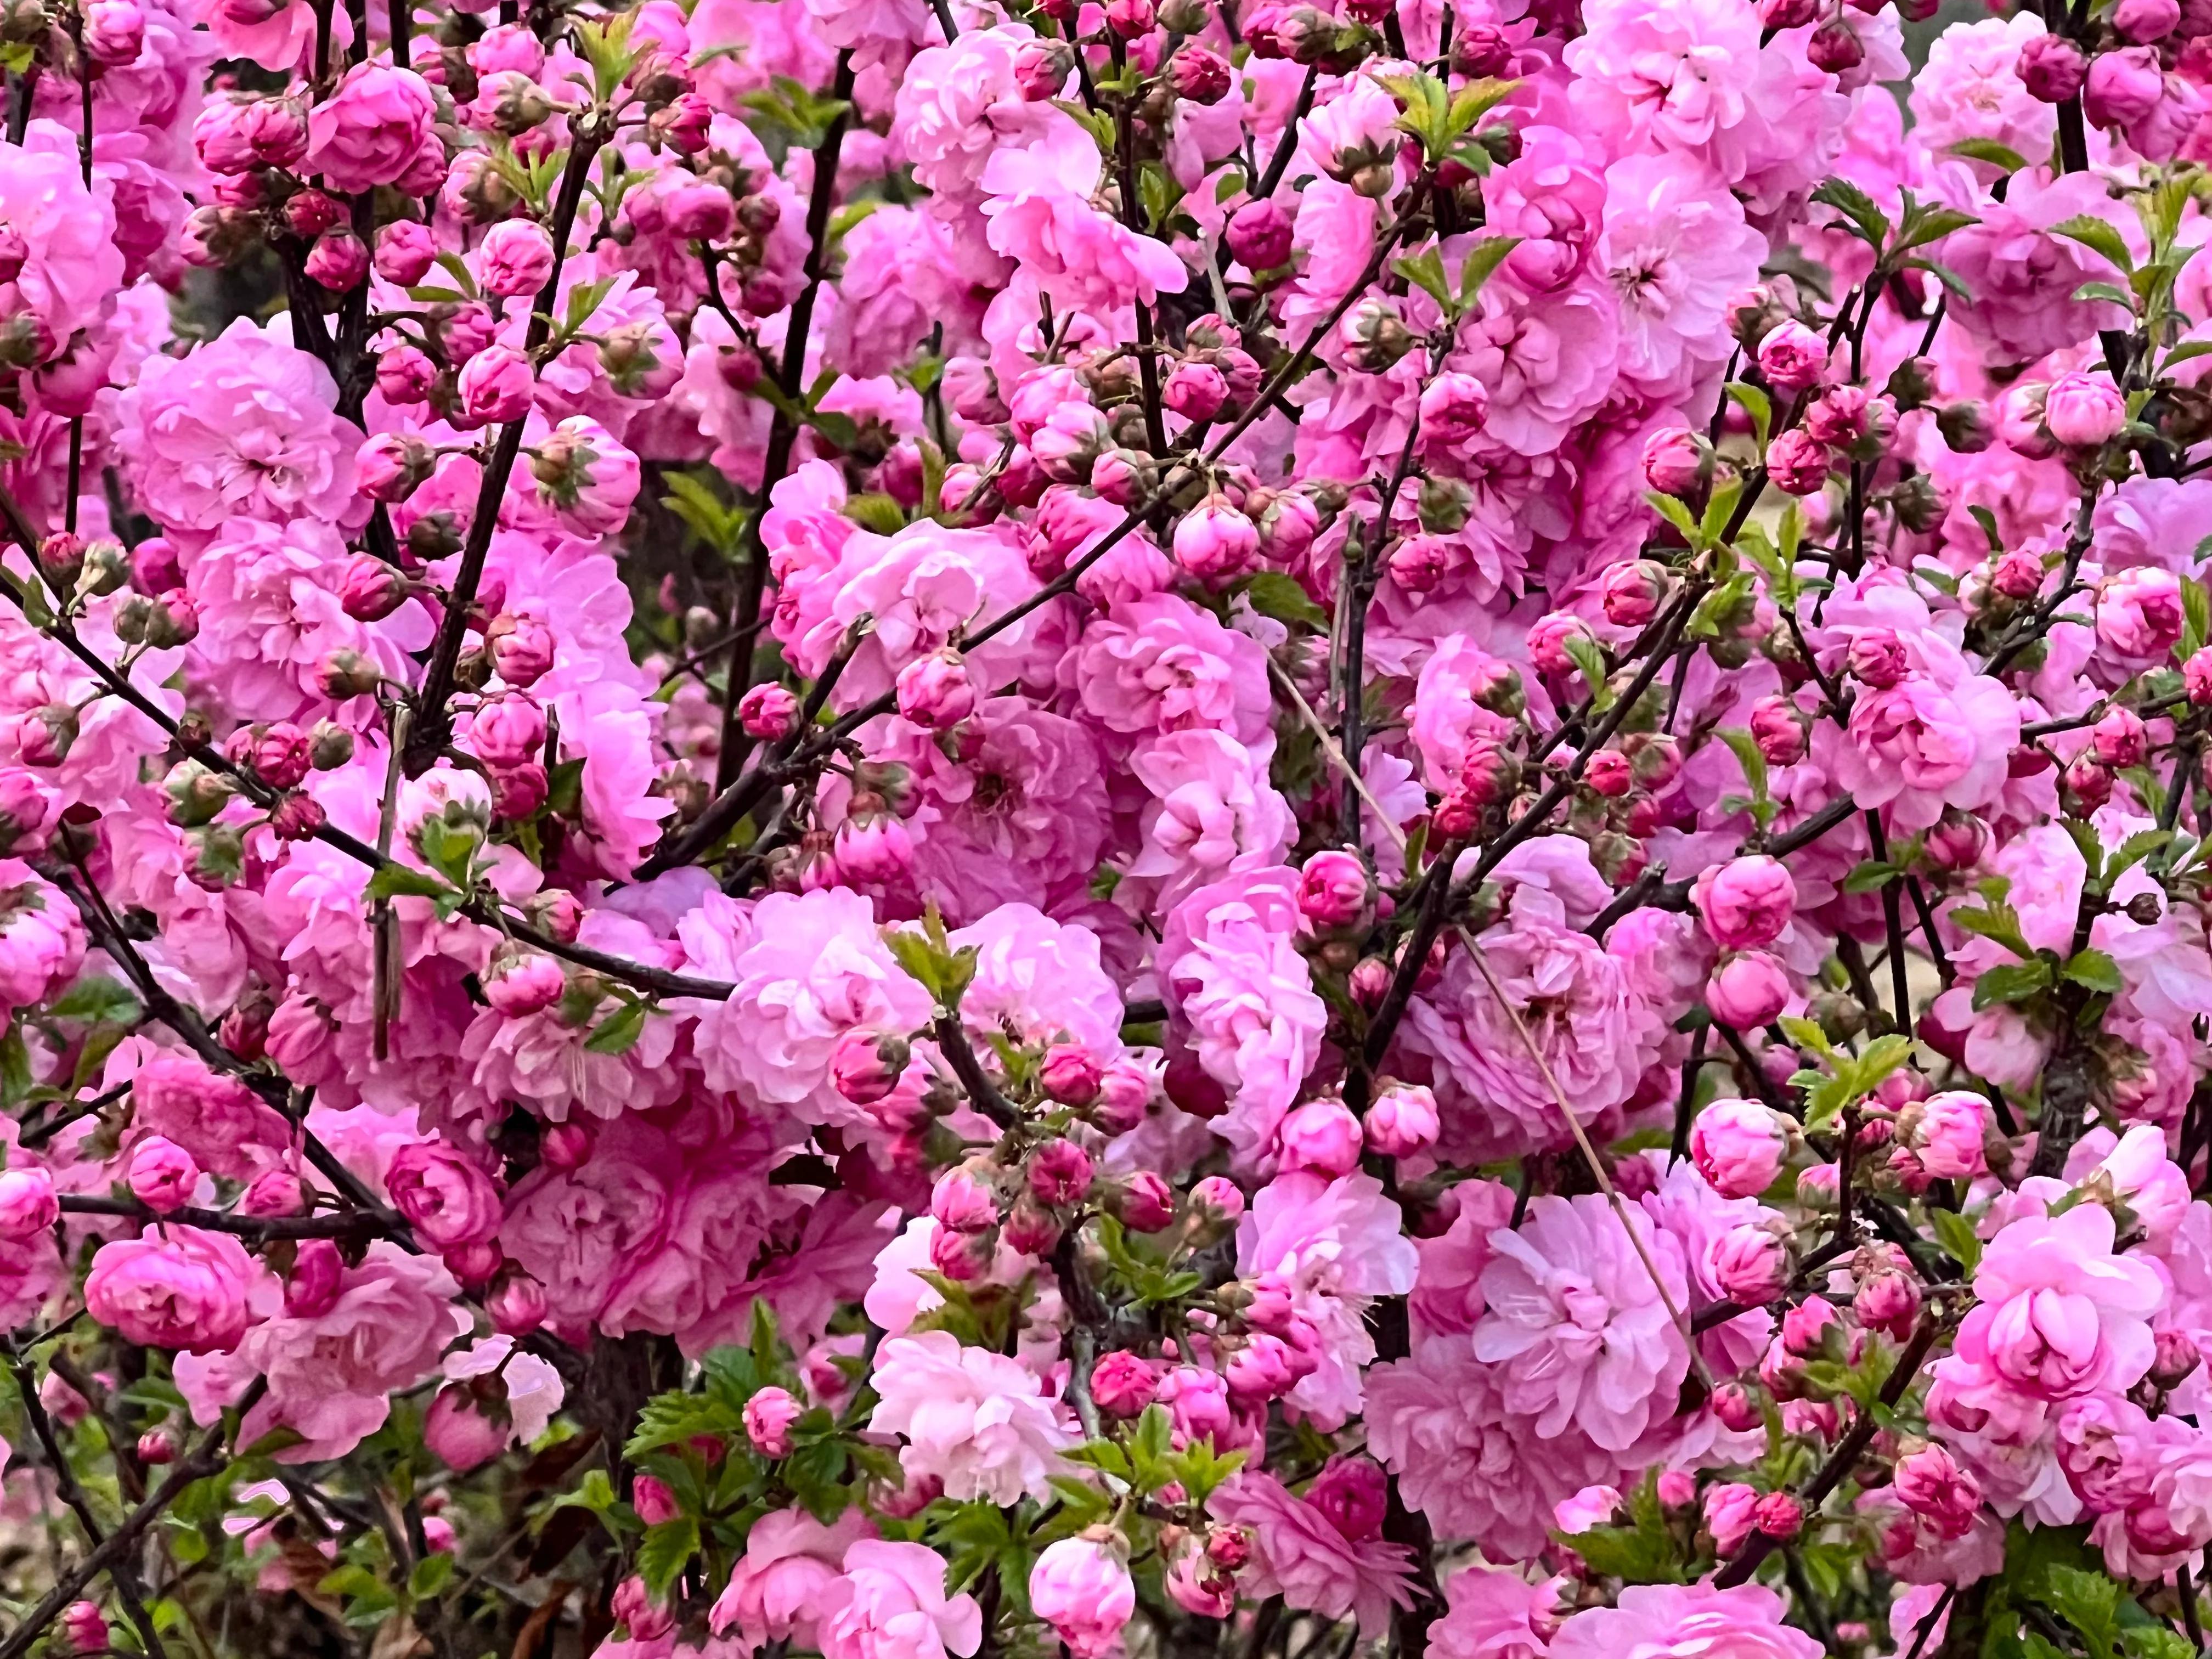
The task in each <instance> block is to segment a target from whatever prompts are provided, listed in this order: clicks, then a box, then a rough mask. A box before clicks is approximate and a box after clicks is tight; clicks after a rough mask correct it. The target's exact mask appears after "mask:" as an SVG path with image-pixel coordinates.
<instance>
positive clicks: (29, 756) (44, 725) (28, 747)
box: [13, 702, 77, 769]
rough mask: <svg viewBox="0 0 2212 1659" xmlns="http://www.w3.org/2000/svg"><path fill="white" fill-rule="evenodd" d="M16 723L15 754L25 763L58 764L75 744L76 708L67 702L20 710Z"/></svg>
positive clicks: (27, 764)
mask: <svg viewBox="0 0 2212 1659" xmlns="http://www.w3.org/2000/svg"><path fill="white" fill-rule="evenodd" d="M13 724H14V726H15V758H16V759H18V760H20V761H21V762H22V763H23V764H24V765H26V766H35V767H39V768H40V769H45V768H47V767H54V766H59V765H60V764H61V763H63V762H64V761H65V760H67V759H68V758H69V752H70V750H71V749H72V748H74V747H75V746H76V735H77V715H76V709H74V708H70V706H69V704H67V703H65V702H50V703H45V704H42V705H41V706H40V707H39V708H33V709H30V710H27V712H25V713H23V714H18V715H17V716H16V717H15V720H14V722H13Z"/></svg>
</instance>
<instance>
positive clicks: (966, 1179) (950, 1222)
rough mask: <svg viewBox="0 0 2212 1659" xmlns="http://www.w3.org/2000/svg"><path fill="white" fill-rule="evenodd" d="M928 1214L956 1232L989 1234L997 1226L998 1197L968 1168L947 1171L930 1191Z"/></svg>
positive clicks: (988, 1185) (942, 1225)
mask: <svg viewBox="0 0 2212 1659" xmlns="http://www.w3.org/2000/svg"><path fill="white" fill-rule="evenodd" d="M929 1213H930V1214H931V1216H932V1217H933V1218H935V1220H936V1222H937V1225H939V1226H940V1227H945V1228H949V1229H950V1230H951V1231H953V1232H956V1233H987V1232H989V1231H992V1230H993V1229H994V1228H995V1227H997V1226H998V1225H999V1200H998V1195H997V1194H995V1193H994V1192H993V1191H992V1190H991V1186H990V1183H989V1182H987V1181H985V1180H983V1179H982V1178H981V1177H980V1176H977V1175H976V1174H975V1172H974V1171H973V1170H969V1169H968V1168H967V1167H965V1166H964V1165H963V1166H960V1167H957V1168H954V1169H950V1170H946V1171H945V1173H944V1174H943V1175H941V1176H938V1178H937V1184H936V1185H935V1186H934V1187H933V1188H930V1192H929Z"/></svg>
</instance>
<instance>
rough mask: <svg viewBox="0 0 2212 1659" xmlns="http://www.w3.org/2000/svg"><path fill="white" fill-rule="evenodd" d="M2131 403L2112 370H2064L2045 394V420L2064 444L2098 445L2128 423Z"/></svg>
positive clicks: (2081, 446) (2085, 446)
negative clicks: (2068, 372)
mask: <svg viewBox="0 0 2212 1659" xmlns="http://www.w3.org/2000/svg"><path fill="white" fill-rule="evenodd" d="M2127 420H2128V410H2127V404H2125V403H2124V401H2123V400H2122V399H2121V398H2120V394H2119V392H2118V388H2116V387H2115V386H2113V385H2112V377H2111V376H2110V375H2109V374H2081V372H2080V371H2078V370H2077V371H2075V373H2072V374H2062V375H2060V376H2059V377H2058V378H2057V380H2053V381H2052V382H2051V389H2050V391H2048V392H2045V394H2044V398H2043V424H2044V425H2045V427H2046V428H2049V430H2050V433H2051V436H2052V437H2054V438H2056V439H2057V440H2058V441H2059V442H2060V443H2062V444H2065V445H2068V446H2069V447H2074V448H2077V449H2093V448H2095V447H2097V446H2098V445H2100V444H2102V443H2106V442H2108V441H2110V440H2111V439H2112V438H2113V437H2115V436H2116V435H2118V432H2119V430H2120V428H2122V427H2124V426H2125V425H2126V424H2127Z"/></svg>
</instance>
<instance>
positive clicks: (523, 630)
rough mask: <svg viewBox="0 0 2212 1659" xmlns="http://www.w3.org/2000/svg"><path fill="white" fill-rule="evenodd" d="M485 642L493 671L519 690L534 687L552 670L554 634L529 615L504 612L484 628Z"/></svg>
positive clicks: (521, 612) (520, 612)
mask: <svg viewBox="0 0 2212 1659" xmlns="http://www.w3.org/2000/svg"><path fill="white" fill-rule="evenodd" d="M483 638H484V645H485V647H486V648H487V649H488V650H489V652H490V653H491V663H492V667H493V668H494V669H495V671H497V673H498V675H499V677H500V678H501V679H503V680H505V681H506V682H507V684H509V685H511V686H514V687H516V688H517V689H518V690H526V689H527V688H529V687H530V686H532V685H535V684H537V683H538V681H539V680H541V679H543V678H544V677H545V675H546V674H547V673H548V672H550V671H551V669H552V667H553V630H552V629H550V628H548V627H547V626H546V625H545V624H544V623H543V622H541V621H539V620H538V618H537V617H533V616H531V615H529V614H528V613H527V612H523V611H501V613H500V614H499V615H498V616H496V617H493V618H492V619H491V621H490V622H489V623H486V624H485V625H484V633H483Z"/></svg>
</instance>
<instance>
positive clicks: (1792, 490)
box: [1766, 428, 1834, 495]
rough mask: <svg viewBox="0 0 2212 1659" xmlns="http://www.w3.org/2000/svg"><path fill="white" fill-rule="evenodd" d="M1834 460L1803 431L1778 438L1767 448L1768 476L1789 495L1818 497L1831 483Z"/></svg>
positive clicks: (1817, 442)
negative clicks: (1830, 476)
mask: <svg viewBox="0 0 2212 1659" xmlns="http://www.w3.org/2000/svg"><path fill="white" fill-rule="evenodd" d="M1833 459H1834V458H1833V457H1832V455H1831V454H1830V453H1829V451H1828V447H1827V446H1826V445H1825V444H1823V443H1822V442H1821V441H1820V440H1819V439H1817V438H1815V437H1814V436H1813V435H1811V434H1810V433H1808V432H1807V431H1805V430H1804V429H1803V428H1792V429H1791V430H1790V431H1788V432H1784V433H1782V434H1780V435H1778V436H1777V437H1776V438H1775V440H1774V441H1773V442H1772V443H1771V444H1769V445H1767V447H1766V476H1767V478H1768V480H1769V481H1770V482H1771V483H1772V484H1773V485H1774V487H1775V488H1776V489H1778V490H1780V491H1781V492H1782V493H1783V494H1784V495H1819V494H1820V491H1821V489H1823V488H1825V487H1826V484H1827V482H1828V469H1829V467H1830V465H1832V461H1833Z"/></svg>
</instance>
